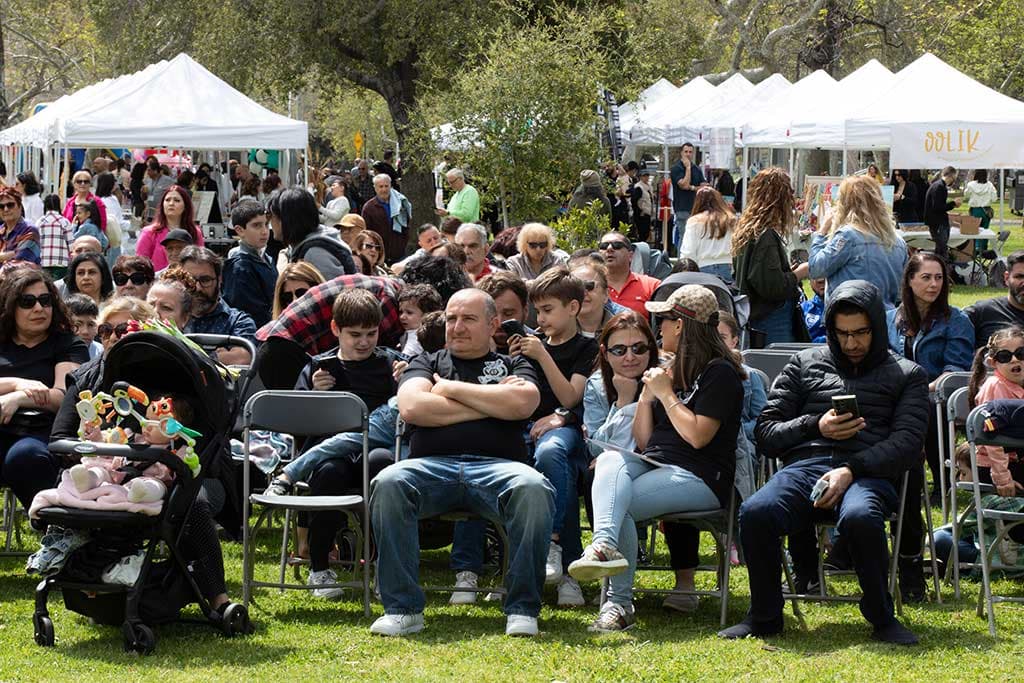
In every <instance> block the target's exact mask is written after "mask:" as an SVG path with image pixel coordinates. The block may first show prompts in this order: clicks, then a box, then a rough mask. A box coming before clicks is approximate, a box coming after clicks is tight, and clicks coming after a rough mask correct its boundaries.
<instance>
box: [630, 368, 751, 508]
mask: <svg viewBox="0 0 1024 683" xmlns="http://www.w3.org/2000/svg"><path fill="white" fill-rule="evenodd" d="M680 398H682V399H683V404H684V405H685V406H686V407H687V408H689V409H690V410H692V411H693V412H694V413H696V414H697V415H704V416H706V417H710V418H714V419H716V420H718V421H719V422H720V423H721V424H720V425H719V427H718V431H717V432H715V436H714V437H713V438H712V439H711V441H710V442H709V443H708V445H706V446H705V447H704V448H700V449H697V448H694V447H693V446H691V445H690V444H688V443H687V442H686V441H685V440H684V439H683V437H681V436H679V433H678V432H677V431H676V429H675V427H673V426H672V422H671V421H670V420H669V419H668V415H667V414H666V413H665V409H664V407H662V405H661V402H660V401H659V402H658V403H655V404H654V429H653V430H652V431H651V438H650V439H649V440H648V441H647V447H646V448H645V449H644V455H648V456H650V457H652V458H654V459H655V460H658V461H659V462H664V463H668V464H670V465H678V466H679V467H682V468H683V469H686V470H689V471H690V472H693V473H694V474H696V475H697V476H698V477H700V478H701V479H702V480H703V481H704V483H705V484H707V485H708V488H710V489H711V490H712V491H713V492H714V494H715V495H716V496H718V500H719V501H720V502H721V503H722V506H723V507H725V506H726V505H728V504H729V489H730V488H731V487H732V485H733V479H734V478H735V476H736V434H737V433H738V432H739V428H740V413H741V411H742V409H743V382H742V381H741V380H740V376H739V374H737V372H736V369H735V368H734V367H733V366H732V364H731V363H729V362H728V361H725V360H722V359H717V360H714V361H712V362H711V363H709V364H708V366H707V367H706V368H704V371H703V372H702V373H701V374H700V376H699V377H698V378H697V381H696V382H694V388H693V391H692V392H691V393H690V394H689V396H680Z"/></svg>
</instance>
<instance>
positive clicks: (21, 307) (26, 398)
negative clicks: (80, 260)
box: [0, 266, 89, 509]
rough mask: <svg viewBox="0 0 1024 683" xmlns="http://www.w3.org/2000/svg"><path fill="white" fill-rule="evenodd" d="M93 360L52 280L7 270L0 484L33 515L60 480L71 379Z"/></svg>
mask: <svg viewBox="0 0 1024 683" xmlns="http://www.w3.org/2000/svg"><path fill="white" fill-rule="evenodd" d="M88 360H89V349H88V347H87V346H86V344H85V342H83V341H82V340H81V339H79V338H78V337H76V336H75V335H74V333H73V332H72V331H71V322H70V320H69V318H68V315H67V311H66V310H65V308H64V304H63V303H62V302H61V300H60V296H59V295H58V294H57V288H56V287H55V286H54V284H53V281H51V280H50V277H49V276H48V275H47V274H46V273H45V272H43V271H42V270H39V269H38V268H34V267H28V266H24V267H15V268H12V269H10V270H7V271H6V272H5V273H4V277H3V281H2V283H0V484H2V485H4V486H8V487H10V488H11V489H12V490H13V491H14V494H15V495H16V496H17V497H18V500H19V501H21V503H22V505H24V506H25V508H26V509H28V506H29V504H30V503H31V502H32V497H33V496H35V494H36V493H38V492H39V491H42V490H43V489H46V488H50V487H52V486H53V484H54V482H55V481H56V479H57V472H58V462H57V459H56V458H54V457H53V456H51V455H50V452H49V450H48V449H47V447H46V444H47V442H48V441H49V438H50V429H51V427H52V426H53V419H54V414H55V413H56V412H57V410H58V409H59V408H60V405H61V401H62V400H63V399H64V391H65V386H66V384H65V380H66V377H67V375H68V373H69V372H71V371H72V370H74V369H75V368H77V367H78V366H79V365H81V364H82V363H85V362H86V361H88Z"/></svg>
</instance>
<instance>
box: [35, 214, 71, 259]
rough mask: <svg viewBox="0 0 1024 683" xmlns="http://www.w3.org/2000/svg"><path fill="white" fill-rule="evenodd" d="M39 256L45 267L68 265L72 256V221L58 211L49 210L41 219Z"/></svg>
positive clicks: (39, 226)
mask: <svg viewBox="0 0 1024 683" xmlns="http://www.w3.org/2000/svg"><path fill="white" fill-rule="evenodd" d="M36 227H38V228H39V256H40V258H42V264H41V265H42V266H43V267H44V268H51V267H55V266H56V267H60V266H66V265H68V263H69V262H70V261H69V257H70V256H71V242H72V238H71V235H72V234H73V228H72V227H71V221H69V220H68V219H67V218H64V216H62V215H60V214H59V213H58V212H56V211H47V212H46V214H45V215H43V217H42V218H40V219H39V225H38V226H36Z"/></svg>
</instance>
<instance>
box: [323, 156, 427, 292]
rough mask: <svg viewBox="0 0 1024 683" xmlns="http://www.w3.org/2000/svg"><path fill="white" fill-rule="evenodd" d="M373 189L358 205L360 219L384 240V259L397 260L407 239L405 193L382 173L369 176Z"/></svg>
mask: <svg viewBox="0 0 1024 683" xmlns="http://www.w3.org/2000/svg"><path fill="white" fill-rule="evenodd" d="M373 190H374V197H373V198H372V199H370V200H369V201H367V202H366V204H364V205H363V207H362V211H361V213H362V216H363V220H365V221H366V227H367V228H369V229H370V230H372V231H374V232H375V233H377V234H378V235H380V236H381V238H382V239H383V240H384V251H385V257H386V259H387V261H388V262H389V263H393V262H395V261H400V260H402V258H404V257H405V250H406V246H407V244H408V242H409V223H410V221H412V204H411V203H410V202H409V200H408V199H406V197H405V195H403V194H402V193H401V192H399V191H398V190H396V189H394V188H392V187H391V178H390V176H388V175H387V174H385V173H379V174H377V175H375V176H374V177H373ZM325 275H326V274H325Z"/></svg>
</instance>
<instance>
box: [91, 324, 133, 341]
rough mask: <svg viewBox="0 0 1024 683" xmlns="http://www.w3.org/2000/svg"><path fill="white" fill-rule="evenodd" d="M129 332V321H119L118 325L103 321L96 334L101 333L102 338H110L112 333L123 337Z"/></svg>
mask: <svg viewBox="0 0 1024 683" xmlns="http://www.w3.org/2000/svg"><path fill="white" fill-rule="evenodd" d="M127 332H128V323H118V324H117V325H111V324H110V323H102V324H101V325H100V326H99V327H98V328H96V334H97V335H99V338H100V339H108V338H109V337H110V335H112V334H113V335H116V336H117V338H118V339H120V338H121V337H123V336H124V335H125V333H127Z"/></svg>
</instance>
